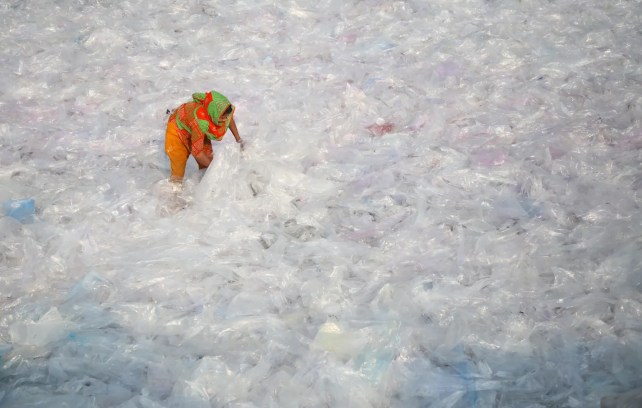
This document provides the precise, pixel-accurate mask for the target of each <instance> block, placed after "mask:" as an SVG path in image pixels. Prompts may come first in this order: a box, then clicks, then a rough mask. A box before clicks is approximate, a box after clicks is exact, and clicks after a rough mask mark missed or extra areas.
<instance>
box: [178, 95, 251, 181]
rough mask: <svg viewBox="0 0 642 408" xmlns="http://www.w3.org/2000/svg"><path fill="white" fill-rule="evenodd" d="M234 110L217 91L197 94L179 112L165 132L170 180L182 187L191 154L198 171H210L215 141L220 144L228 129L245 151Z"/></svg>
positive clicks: (180, 107)
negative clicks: (208, 168)
mask: <svg viewBox="0 0 642 408" xmlns="http://www.w3.org/2000/svg"><path fill="white" fill-rule="evenodd" d="M234 111H235V108H234V106H233V105H232V104H231V103H230V101H229V100H228V99H227V98H226V97H225V96H223V95H221V94H220V93H218V92H216V91H211V92H206V93H195V94H193V95H192V101H191V102H187V103H184V104H182V105H180V106H179V107H178V108H176V109H175V110H174V111H173V112H172V114H171V115H170V117H169V120H168V122H167V130H166V131H165V152H166V153H167V156H168V157H169V160H170V166H171V172H172V173H171V176H170V180H171V181H173V182H177V183H180V182H182V181H183V177H184V176H185V165H186V164H187V159H188V158H189V155H190V153H191V155H192V156H194V159H196V162H197V163H198V168H199V169H204V168H207V167H209V165H210V164H211V163H212V160H213V159H214V153H213V152H212V140H216V141H220V140H221V139H223V136H224V135H225V133H226V132H227V129H228V128H229V129H230V130H231V131H232V134H233V135H234V139H236V143H240V144H241V149H242V148H243V139H241V137H240V136H239V132H238V129H237V128H236V123H235V122H234Z"/></svg>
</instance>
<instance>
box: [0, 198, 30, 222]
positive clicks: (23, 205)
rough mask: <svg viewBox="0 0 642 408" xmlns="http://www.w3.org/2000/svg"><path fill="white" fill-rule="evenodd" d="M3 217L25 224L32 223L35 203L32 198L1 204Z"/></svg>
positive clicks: (7, 201)
mask: <svg viewBox="0 0 642 408" xmlns="http://www.w3.org/2000/svg"><path fill="white" fill-rule="evenodd" d="M2 208H3V210H4V215H6V216H7V217H11V218H15V219H16V220H18V221H20V222H22V223H25V222H31V221H33V216H34V215H35V213H36V202H35V201H34V199H33V198H24V199H20V200H6V201H4V202H3V203H2Z"/></svg>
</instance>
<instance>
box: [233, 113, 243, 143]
mask: <svg viewBox="0 0 642 408" xmlns="http://www.w3.org/2000/svg"><path fill="white" fill-rule="evenodd" d="M230 130H231V131H232V134H233V135H234V139H236V143H240V144H241V148H243V139H241V136H239V130H238V129H237V128H236V122H234V118H232V119H231V120H230Z"/></svg>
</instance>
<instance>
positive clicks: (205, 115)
mask: <svg viewBox="0 0 642 408" xmlns="http://www.w3.org/2000/svg"><path fill="white" fill-rule="evenodd" d="M192 98H193V99H194V102H197V103H199V104H201V106H199V107H198V108H197V109H196V110H194V116H195V118H196V122H197V123H198V127H199V128H201V130H202V131H203V133H205V135H206V136H207V137H208V139H217V140H218V139H221V138H222V137H223V135H225V132H227V128H228V127H229V126H230V121H231V120H232V116H233V115H234V110H235V108H234V105H232V104H231V103H230V101H229V99H227V98H226V97H225V96H223V95H222V94H220V93H218V92H216V91H211V92H206V93H195V94H193V95H192ZM229 106H231V107H232V113H231V114H230V115H228V116H227V119H226V120H225V122H222V121H221V120H220V117H221V114H222V113H223V112H225V110H226V109H227V108H228V107H229Z"/></svg>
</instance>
